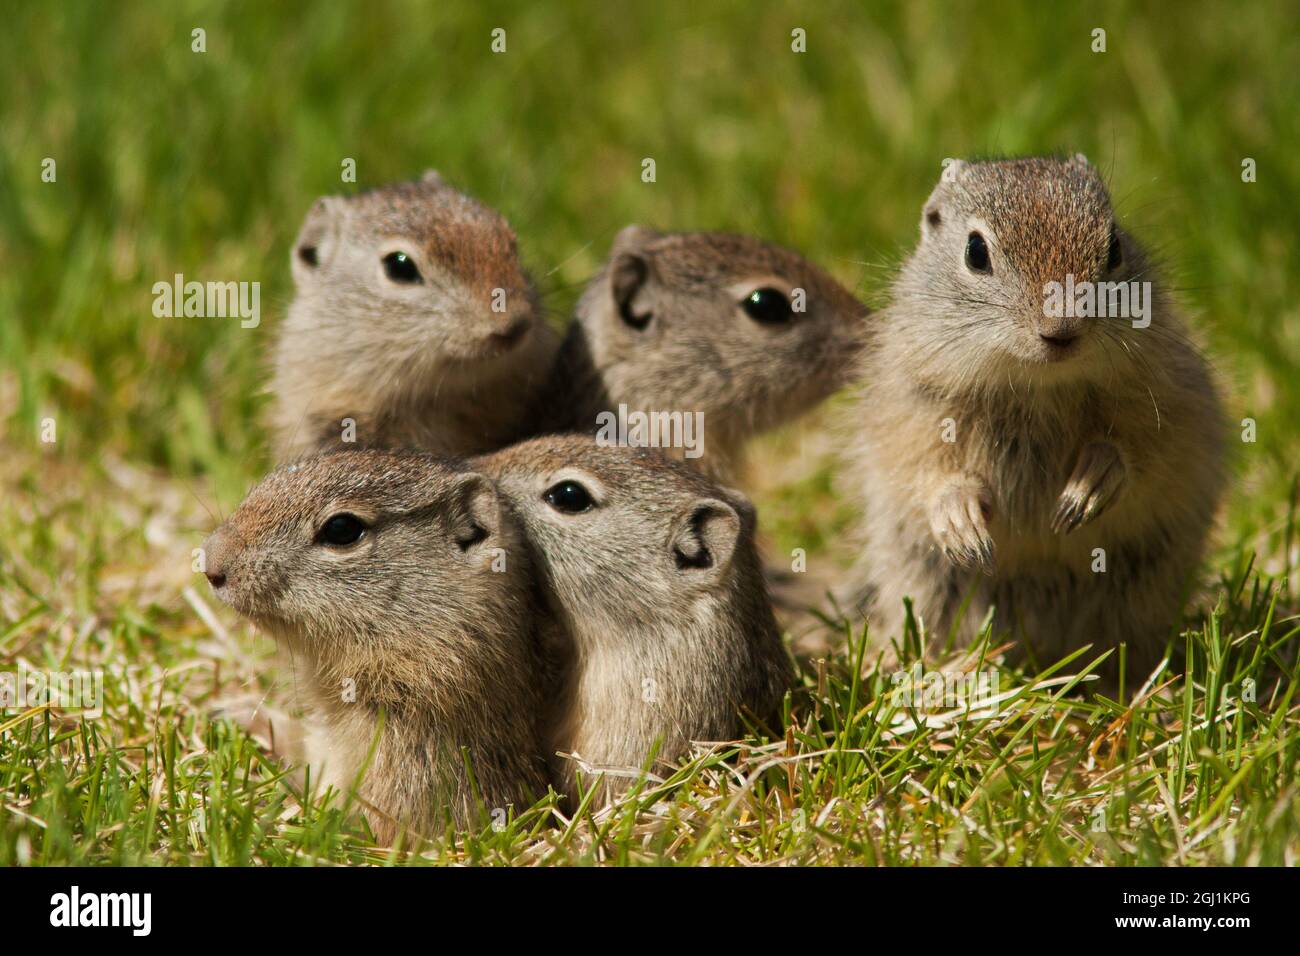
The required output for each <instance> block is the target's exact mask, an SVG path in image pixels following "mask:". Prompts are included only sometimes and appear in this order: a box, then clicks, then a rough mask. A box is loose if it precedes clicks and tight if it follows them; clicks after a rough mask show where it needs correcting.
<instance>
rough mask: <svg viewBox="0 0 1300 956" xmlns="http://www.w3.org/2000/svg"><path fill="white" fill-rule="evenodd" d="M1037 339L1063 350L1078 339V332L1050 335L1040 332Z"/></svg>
mask: <svg viewBox="0 0 1300 956" xmlns="http://www.w3.org/2000/svg"><path fill="white" fill-rule="evenodd" d="M1038 337H1039V338H1040V339H1042V340H1043V341H1044V342H1048V343H1050V344H1052V345H1055V346H1058V347H1060V348H1064V347H1065V346H1067V345H1069V344H1070V343H1071V342H1073V341H1074V340H1075V339H1077V338H1078V337H1079V333H1078V332H1058V333H1055V334H1052V335H1047V334H1046V333H1042V332H1040V333H1039V335H1038Z"/></svg>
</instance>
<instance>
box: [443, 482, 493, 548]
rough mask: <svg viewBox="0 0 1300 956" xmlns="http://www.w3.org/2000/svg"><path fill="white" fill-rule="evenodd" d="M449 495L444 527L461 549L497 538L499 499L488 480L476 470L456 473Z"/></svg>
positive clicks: (487, 542) (480, 546)
mask: <svg viewBox="0 0 1300 956" xmlns="http://www.w3.org/2000/svg"><path fill="white" fill-rule="evenodd" d="M449 499H450V500H449V507H448V509H447V530H448V533H449V534H450V535H451V539H452V540H453V541H454V542H456V546H457V547H458V548H459V549H460V550H461V551H463V552H469V551H471V550H475V549H478V548H482V547H483V546H484V545H486V544H489V543H491V542H493V541H495V540H497V537H498V532H499V531H500V529H501V499H500V498H499V497H498V496H497V490H496V487H495V486H494V485H493V484H492V482H491V481H489V480H488V479H487V478H485V477H484V476H483V475H480V474H478V473H477V472H468V473H466V474H463V475H457V476H456V480H455V483H454V484H453V485H452V489H451V493H450V495H449Z"/></svg>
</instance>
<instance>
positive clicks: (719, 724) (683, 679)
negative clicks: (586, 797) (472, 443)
mask: <svg viewBox="0 0 1300 956" xmlns="http://www.w3.org/2000/svg"><path fill="white" fill-rule="evenodd" d="M473 464H474V467H476V468H478V469H479V470H481V471H483V472H484V473H485V474H488V475H490V476H493V477H495V478H496V480H497V481H498V484H499V487H500V490H501V493H502V494H503V495H504V496H505V497H506V498H507V499H508V500H509V501H510V502H511V503H512V504H513V506H514V508H515V510H516V512H517V513H518V514H519V517H520V518H521V519H522V521H523V523H524V526H525V528H526V530H527V534H528V538H529V541H530V543H531V544H532V545H533V547H534V548H535V549H536V554H537V558H536V562H535V563H536V565H537V567H538V568H539V576H540V578H541V579H542V582H543V590H544V591H545V592H546V595H547V596H548V599H549V601H550V603H551V605H552V607H551V613H552V615H553V620H554V621H555V622H556V624H557V625H558V628H559V632H560V633H559V636H558V639H557V640H556V641H555V642H554V643H552V644H551V647H552V654H553V659H555V658H556V657H558V659H559V662H560V666H559V667H558V668H556V676H555V680H553V681H552V682H551V692H550V693H551V695H552V697H553V700H554V706H553V707H552V708H551V713H550V714H549V715H548V719H547V724H548V725H549V727H550V734H549V740H550V743H551V748H550V749H551V752H555V751H560V752H564V753H570V752H572V753H576V754H578V755H579V756H580V757H581V758H582V759H583V761H585V762H587V763H589V764H591V765H593V766H596V767H601V768H611V769H613V770H615V771H624V772H626V771H632V773H631V774H630V775H631V776H633V777H634V776H635V771H636V770H637V769H638V768H640V767H642V766H644V765H645V763H646V760H647V759H648V756H649V754H650V752H651V750H652V748H653V746H654V744H655V742H656V740H657V739H659V738H662V745H661V747H660V749H659V751H658V761H657V763H656V767H660V766H662V765H665V764H668V763H671V762H674V761H675V760H676V759H677V758H679V757H680V756H682V755H683V753H684V752H685V750H686V748H687V743H688V741H690V740H731V739H734V738H735V737H736V736H737V735H738V734H740V733H741V732H742V730H743V729H744V726H743V722H742V719H741V717H740V716H739V712H740V711H741V710H744V711H748V712H749V713H750V716H751V719H757V720H760V721H765V722H768V723H769V726H772V727H773V728H774V729H778V730H779V717H780V705H781V701H782V698H783V696H784V694H785V691H786V690H787V688H789V687H790V685H791V683H792V680H793V678H792V668H791V664H790V659H789V657H788V655H787V653H786V651H785V648H784V647H783V646H782V643H781V637H780V632H779V631H778V629H777V625H776V621H775V619H774V617H773V614H772V608H771V605H770V603H769V602H768V599H767V594H766V592H765V588H764V584H763V578H762V573H761V569H760V566H759V561H758V556H757V553H756V551H755V548H754V520H755V519H754V511H753V508H752V507H751V506H750V504H749V502H748V500H747V499H745V497H744V496H743V495H741V494H740V493H738V492H733V491H729V490H724V489H720V488H718V487H717V486H716V485H715V484H713V483H712V482H711V481H709V480H708V479H706V478H705V477H704V476H702V475H700V474H699V473H698V472H695V471H693V470H692V469H690V468H688V467H686V466H684V465H682V464H680V463H678V462H675V461H670V460H668V459H667V458H665V457H664V456H663V455H662V454H660V453H659V452H657V451H655V450H652V449H643V448H616V447H606V446H601V445H597V444H596V443H595V441H594V440H593V439H592V438H591V437H590V436H577V435H569V436H554V437H547V438H539V439H535V440H533V441H528V442H524V443H521V444H519V445H516V446H514V447H512V448H508V449H505V450H504V451H500V452H497V453H495V454H492V455H487V456H484V457H482V458H479V459H477V460H475V461H474V463H473ZM575 769H576V767H575V764H574V762H573V761H563V762H561V763H559V764H557V777H558V780H559V784H560V785H559V786H558V787H557V789H562V790H564V791H565V792H567V793H569V794H570V795H571V796H572V795H574V794H575V792H576V791H575V776H574V775H575ZM588 782H590V781H588ZM627 782H628V781H627V779H626V776H625V778H624V779H623V780H622V784H626V783H627ZM607 784H608V786H609V789H610V790H612V791H613V792H618V791H619V790H620V789H621V786H620V784H619V783H618V782H615V781H614V780H613V779H612V778H607Z"/></svg>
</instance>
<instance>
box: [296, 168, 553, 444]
mask: <svg viewBox="0 0 1300 956" xmlns="http://www.w3.org/2000/svg"><path fill="white" fill-rule="evenodd" d="M292 264H293V277H294V284H295V287H296V295H295V297H294V300H293V304H292V305H291V306H290V309H289V314H288V317H287V318H286V320H285V322H284V324H283V326H282V328H281V331H280V337H279V342H278V344H277V348H276V353H275V373H274V382H273V385H272V390H273V393H274V395H275V407H274V411H273V422H274V430H275V433H276V446H277V447H276V450H277V453H278V455H279V457H280V460H288V459H292V458H296V457H299V456H301V455H303V454H309V453H312V452H318V451H324V450H331V449H342V448H347V447H349V445H348V440H350V439H352V438H353V435H351V434H349V435H348V436H347V438H346V439H345V429H346V428H347V427H348V426H346V425H345V419H351V420H352V421H353V422H354V423H355V426H354V429H353V430H354V437H355V441H356V445H355V446H351V447H406V446H409V447H415V448H420V449H423V450H426V451H432V452H436V453H440V454H451V455H462V454H474V453H478V452H483V451H489V450H492V449H494V448H499V447H501V446H502V445H505V444H508V443H509V442H510V441H511V440H513V439H515V438H517V437H519V435H518V434H517V429H518V427H519V426H520V424H521V423H522V422H524V421H525V420H526V419H527V416H528V415H529V414H530V413H531V409H532V408H533V406H534V404H535V401H536V398H537V395H538V393H539V391H540V389H541V387H542V386H543V385H544V383H545V378H546V370H547V369H548V368H549V367H550V365H551V362H552V360H553V357H554V354H555V351H556V348H557V347H558V340H557V338H556V336H555V334H554V332H552V331H551V329H550V328H549V327H548V326H547V325H546V323H545V322H544V321H543V319H542V316H541V309H540V306H539V300H538V297H537V293H536V291H535V290H534V288H533V285H532V283H531V281H530V280H529V278H528V276H527V275H526V274H525V273H524V271H523V269H522V267H521V266H520V263H519V256H518V251H517V249H516V245H515V235H514V232H513V231H511V229H510V225H509V224H508V223H507V222H506V221H505V219H503V218H502V217H501V216H500V215H499V214H498V213H496V212H495V211H493V210H491V209H489V208H487V207H486V206H484V205H483V204H481V203H479V202H477V201H476V200H474V199H471V198H470V197H469V196H466V195H465V194H464V193H461V192H459V191H457V190H456V189H454V188H453V187H452V186H450V185H448V184H447V183H446V182H445V181H443V179H442V178H441V177H440V176H439V175H438V174H437V173H435V172H432V171H430V172H428V173H426V174H425V175H424V177H423V178H422V179H420V180H418V181H416V182H407V183H395V184H391V185H387V186H383V187H380V188H378V189H373V190H370V191H367V192H363V193H360V194H358V195H355V196H351V197H346V198H345V197H337V196H331V197H326V198H324V199H320V200H317V202H316V204H315V205H314V206H312V208H311V211H310V212H309V213H308V214H307V218H306V221H305V222H304V223H303V226H302V230H301V232H300V233H299V234H298V238H297V240H296V241H295V242H294V246H293V253H292Z"/></svg>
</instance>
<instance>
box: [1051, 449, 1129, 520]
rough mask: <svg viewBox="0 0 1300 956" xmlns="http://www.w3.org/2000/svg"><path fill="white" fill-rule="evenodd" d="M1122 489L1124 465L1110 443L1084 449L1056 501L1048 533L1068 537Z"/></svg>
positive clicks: (1105, 507) (1101, 511)
mask: <svg viewBox="0 0 1300 956" xmlns="http://www.w3.org/2000/svg"><path fill="white" fill-rule="evenodd" d="M1123 485H1124V462H1123V461H1122V460H1121V459H1120V455H1119V450H1118V449H1117V448H1116V447H1115V446H1114V445H1112V444H1111V443H1110V442H1105V441H1095V442H1091V443H1089V444H1087V445H1085V446H1084V448H1083V451H1081V452H1080V453H1079V460H1078V462H1077V463H1076V464H1075V466H1074V473H1073V474H1071V475H1070V480H1069V481H1067V482H1066V484H1065V490H1064V491H1062V492H1061V496H1060V497H1059V498H1058V499H1057V503H1056V513H1055V514H1054V515H1053V517H1052V531H1053V532H1055V533H1056V534H1069V533H1070V532H1071V531H1074V530H1075V529H1076V528H1079V527H1081V526H1082V525H1085V524H1087V523H1088V522H1090V521H1094V520H1096V519H1097V518H1098V517H1099V516H1100V515H1101V514H1102V513H1103V512H1104V511H1105V510H1106V509H1107V508H1108V507H1110V505H1111V503H1112V502H1113V501H1114V500H1115V498H1116V496H1117V495H1118V494H1119V492H1120V489H1121V488H1122V487H1123Z"/></svg>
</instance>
